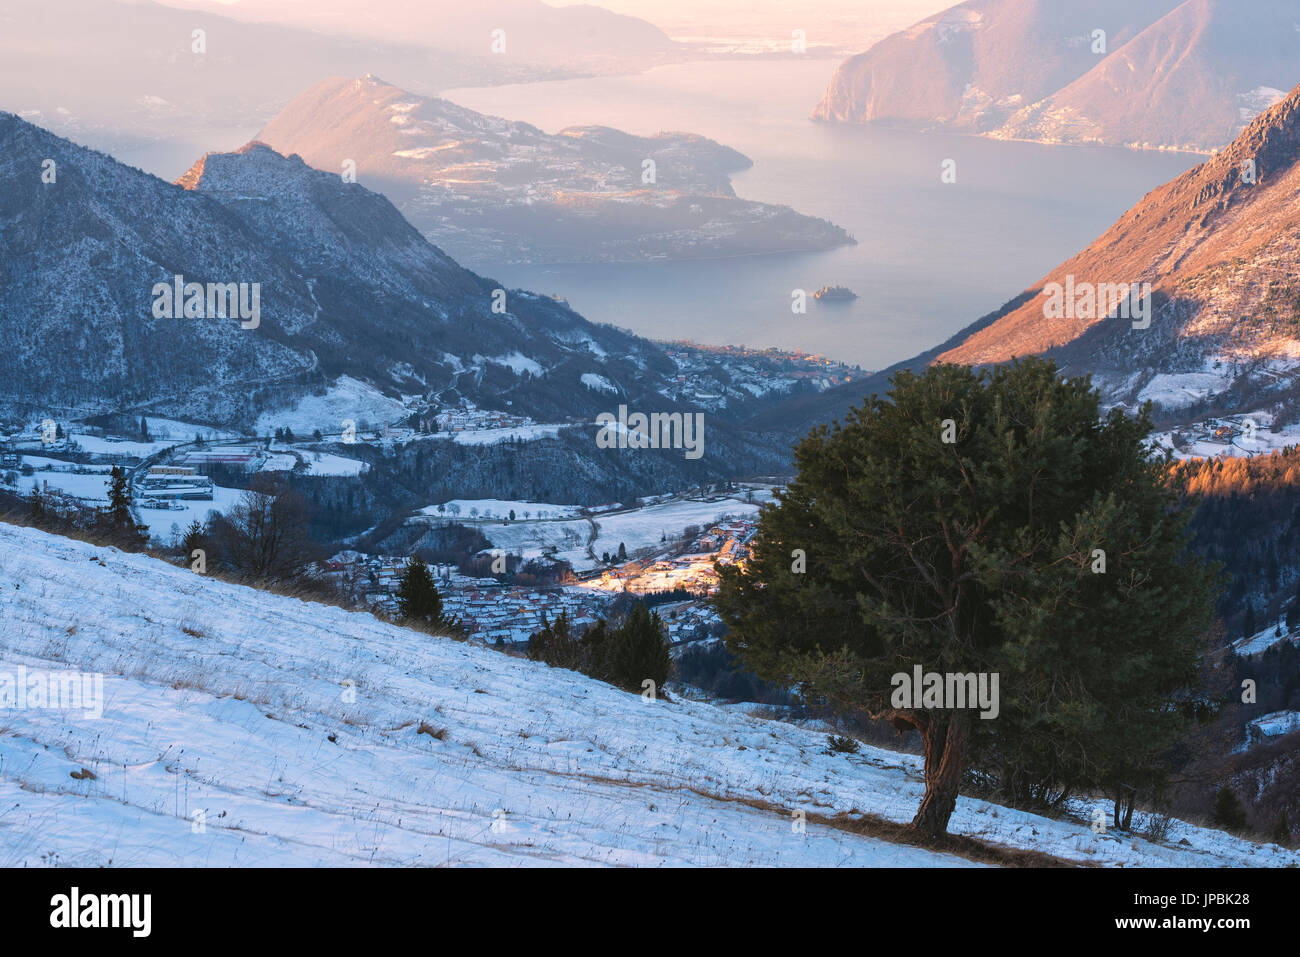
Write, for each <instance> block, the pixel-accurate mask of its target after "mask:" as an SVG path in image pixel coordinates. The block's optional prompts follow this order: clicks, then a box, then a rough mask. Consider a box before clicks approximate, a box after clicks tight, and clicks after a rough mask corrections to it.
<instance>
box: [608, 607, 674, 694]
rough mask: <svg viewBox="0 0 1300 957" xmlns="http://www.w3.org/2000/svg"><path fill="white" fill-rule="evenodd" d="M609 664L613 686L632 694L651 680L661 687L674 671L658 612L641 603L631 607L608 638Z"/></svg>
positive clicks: (610, 680)
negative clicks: (672, 670)
mask: <svg viewBox="0 0 1300 957" xmlns="http://www.w3.org/2000/svg"><path fill="white" fill-rule="evenodd" d="M608 647H609V651H608V659H607V662H606V669H607V671H608V675H609V677H608V679H607V680H609V682H610V683H611V684H615V685H618V686H619V687H620V688H626V689H627V690H629V691H640V690H641V689H642V683H643V682H644V681H646V679H649V680H650V681H653V682H654V683H655V688H656V689H658V688H662V687H663V684H664V682H665V681H667V680H668V674H669V671H670V670H671V669H672V657H671V655H670V654H669V647H670V646H669V644H668V639H667V638H666V637H665V635H664V626H663V622H662V621H661V620H660V618H659V613H658V612H654V611H650V609H649V608H647V607H646V605H645V604H644V603H642V602H638V603H637V604H635V605H633V606H632V610H631V611H630V612H628V615H627V618H626V619H624V621H623V623H622V624H621V625H619V626H618V627H617V628H615V629H614V630H613V631H612V632H611V633H610V636H609V646H608Z"/></svg>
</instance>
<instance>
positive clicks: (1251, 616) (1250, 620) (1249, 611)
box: [1242, 602, 1259, 638]
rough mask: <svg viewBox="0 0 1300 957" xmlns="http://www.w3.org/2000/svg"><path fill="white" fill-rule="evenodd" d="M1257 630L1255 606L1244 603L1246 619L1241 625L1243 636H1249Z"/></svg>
mask: <svg viewBox="0 0 1300 957" xmlns="http://www.w3.org/2000/svg"><path fill="white" fill-rule="evenodd" d="M1258 630H1259V627H1258V623H1257V622H1256V621H1255V606H1254V605H1253V604H1251V603H1249V602H1248V603H1247V604H1246V621H1245V624H1243V625H1242V632H1243V633H1244V634H1245V637H1247V638H1249V637H1250V636H1251V635H1253V634H1255V632H1256V631H1258Z"/></svg>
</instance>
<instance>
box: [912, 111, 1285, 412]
mask: <svg viewBox="0 0 1300 957" xmlns="http://www.w3.org/2000/svg"><path fill="white" fill-rule="evenodd" d="M1298 261H1300V87H1297V88H1296V90H1294V91H1292V92H1291V94H1290V95H1289V96H1287V97H1286V98H1285V99H1284V100H1283V101H1282V102H1280V103H1278V104H1277V105H1276V106H1274V107H1273V108H1271V109H1270V110H1268V111H1267V112H1266V113H1264V114H1263V115H1261V116H1260V117H1258V118H1257V119H1256V120H1255V121H1254V122H1253V123H1252V124H1251V126H1250V127H1249V129H1247V130H1246V132H1245V133H1243V134H1242V135H1241V136H1240V137H1239V138H1238V139H1237V140H1236V141H1235V142H1234V143H1232V144H1231V146H1229V147H1228V148H1227V149H1226V150H1224V151H1223V152H1221V153H1220V154H1218V155H1217V156H1215V157H1214V158H1212V159H1210V160H1208V161H1207V162H1206V163H1204V164H1203V165H1201V166H1199V167H1197V168H1195V169H1193V170H1190V171H1188V172H1187V173H1185V174H1184V175H1183V176H1181V177H1179V178H1178V179H1176V180H1174V181H1173V182H1171V183H1168V184H1166V185H1165V186H1162V187H1160V188H1159V189H1156V190H1154V191H1152V192H1151V193H1150V194H1149V195H1148V196H1146V197H1145V198H1144V199H1143V200H1142V201H1141V202H1140V203H1138V204H1137V205H1136V206H1135V207H1133V209H1131V210H1130V211H1129V212H1128V213H1126V214H1125V215H1124V216H1123V217H1121V218H1120V220H1119V221H1118V222H1117V223H1115V225H1114V226H1112V227H1111V229H1110V230H1108V231H1107V232H1106V233H1105V234H1104V235H1103V236H1101V237H1100V238H1099V239H1098V240H1097V241H1096V242H1094V243H1093V244H1092V245H1091V246H1089V247H1088V248H1087V249H1085V250H1084V251H1083V252H1081V253H1080V254H1079V255H1077V256H1075V257H1074V258H1072V259H1070V260H1069V261H1067V262H1065V263H1062V264H1061V265H1060V266H1058V267H1057V268H1056V269H1053V270H1052V271H1051V272H1050V273H1049V274H1048V275H1046V276H1044V277H1043V278H1042V279H1041V280H1039V281H1038V282H1036V283H1034V284H1033V285H1032V286H1031V287H1030V288H1029V289H1028V290H1026V292H1025V293H1024V294H1022V295H1021V296H1020V297H1018V298H1017V299H1016V300H1014V301H1013V302H1012V303H1010V304H1008V306H1006V307H1004V308H1003V309H1002V310H1000V311H999V312H998V313H995V314H994V315H993V316H992V317H990V318H988V319H986V320H982V321H981V322H980V323H978V324H976V326H975V327H972V328H971V329H968V330H966V331H965V332H964V333H962V334H960V335H959V336H958V337H957V338H956V339H955V340H954V341H953V342H950V343H949V344H947V346H945V347H944V348H943V349H941V350H940V352H939V355H938V356H937V361H946V362H962V363H971V364H982V363H989V362H1002V361H1006V360H1007V359H1010V358H1012V357H1013V356H1016V355H1027V354H1029V353H1048V354H1050V355H1054V356H1055V357H1057V358H1058V359H1059V360H1060V362H1061V363H1062V365H1063V366H1064V368H1065V369H1066V370H1067V371H1072V372H1090V373H1092V374H1093V376H1094V378H1095V380H1096V381H1097V382H1098V384H1099V385H1100V386H1101V387H1102V389H1103V391H1104V392H1105V393H1106V394H1107V396H1108V397H1109V398H1110V399H1111V400H1112V401H1124V402H1129V403H1131V402H1134V401H1141V400H1145V399H1148V398H1150V399H1154V400H1156V401H1158V402H1160V403H1162V404H1163V405H1165V406H1167V407H1174V408H1176V407H1178V406H1180V405H1181V406H1185V405H1189V404H1191V403H1193V402H1197V401H1200V400H1203V399H1206V398H1209V397H1212V396H1222V397H1223V398H1222V400H1221V401H1223V402H1226V403H1228V407H1230V408H1231V407H1236V406H1238V405H1243V406H1244V404H1246V403H1250V402H1264V401H1270V400H1273V401H1277V400H1284V399H1286V398H1288V397H1289V396H1290V394H1291V392H1292V390H1293V388H1294V384H1295V383H1296V381H1297V377H1298V376H1300V284H1298V283H1297V281H1296V264H1297V262H1298ZM1134 283H1138V284H1141V286H1142V287H1143V288H1144V287H1145V285H1146V284H1149V285H1150V290H1151V306H1152V308H1151V314H1150V316H1149V322H1150V325H1149V327H1146V328H1143V325H1144V323H1145V321H1146V320H1145V319H1143V318H1141V317H1138V316H1136V315H1130V316H1129V317H1128V318H1125V317H1124V315H1123V312H1124V305H1123V304H1116V303H1106V304H1103V303H1102V302H1101V301H1100V298H1099V300H1098V302H1097V304H1096V305H1095V306H1093V305H1090V304H1089V300H1088V298H1087V297H1088V294H1089V293H1100V292H1101V290H1103V289H1109V288H1116V287H1119V286H1125V287H1127V288H1128V289H1130V290H1131V289H1132V284H1134ZM1071 289H1072V290H1074V293H1073V297H1072V298H1073V301H1072V302H1071V296H1070V290H1071ZM1054 298H1055V301H1054ZM1107 305H1117V306H1118V308H1116V309H1108V308H1106V306H1107ZM1062 307H1064V308H1062ZM1130 312H1131V313H1132V312H1134V310H1131V309H1130Z"/></svg>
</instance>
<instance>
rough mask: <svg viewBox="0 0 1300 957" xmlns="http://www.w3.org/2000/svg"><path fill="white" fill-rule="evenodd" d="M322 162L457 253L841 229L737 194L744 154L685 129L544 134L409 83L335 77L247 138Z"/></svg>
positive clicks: (687, 247) (803, 245)
mask: <svg viewBox="0 0 1300 957" xmlns="http://www.w3.org/2000/svg"><path fill="white" fill-rule="evenodd" d="M257 138H258V140H260V141H261V142H264V143H267V144H268V145H270V146H272V147H274V148H275V149H277V150H279V151H280V152H282V153H285V154H289V153H297V154H298V155H299V156H302V157H303V159H305V160H306V161H307V162H308V163H309V164H311V165H312V166H315V167H316V168H318V169H323V170H330V171H336V170H342V169H344V168H345V167H347V166H349V164H350V167H351V168H353V169H355V172H356V176H357V181H358V182H361V183H364V184H365V185H367V186H368V187H370V188H371V189H375V190H378V191H380V192H382V193H384V195H386V196H388V197H389V198H390V199H391V200H392V201H393V202H394V203H396V204H397V206H398V208H399V209H401V210H402V213H403V214H404V215H405V216H406V217H407V218H408V219H409V220H410V221H411V222H412V223H413V224H414V225H415V226H416V227H417V228H419V229H420V230H421V231H422V232H423V233H424V234H425V236H427V237H428V238H429V240H430V241H431V242H434V243H437V244H438V245H439V246H441V247H443V248H444V249H447V250H448V251H449V252H450V253H451V254H452V255H454V256H455V257H456V258H457V259H458V260H461V261H462V262H469V263H475V264H477V263H484V264H486V263H502V262H584V261H611V260H612V261H630V260H657V259H666V258H667V259H678V258H697V257H717V256H736V255H744V254H751V253H764V252H775V251H781V252H786V251H790V250H820V249H827V248H830V247H832V246H837V245H842V244H845V243H849V242H851V241H852V240H851V239H850V237H849V236H848V234H847V233H845V232H844V230H843V229H841V228H840V227H838V226H835V225H833V224H832V223H829V222H827V221H826V220H824V219H818V218H815V217H812V216H804V215H801V214H800V213H797V212H795V211H794V210H792V209H790V208H788V207H784V206H773V205H770V204H767V203H761V202H753V201H751V200H745V199H741V198H739V197H737V196H736V194H735V191H734V190H733V189H732V187H731V181H730V178H729V174H730V173H732V172H735V171H737V170H742V169H746V168H747V167H749V166H750V165H751V163H750V160H749V159H748V158H747V157H745V156H744V155H742V154H741V153H738V152H737V151H736V150H733V149H730V148H728V147H726V146H723V145H721V144H719V143H716V142H714V141H713V140H710V139H706V138H705V137H702V136H697V135H694V134H690V133H660V134H658V135H656V136H633V135H631V134H628V133H624V132H621V131H619V130H614V129H610V128H608V127H570V128H567V129H564V130H561V131H560V132H559V133H557V134H555V135H549V134H547V133H544V132H542V131H541V130H539V129H537V128H536V127H535V126H532V125H530V124H528V123H520V122H513V121H510V120H506V119H501V118H499V117H495V116H486V115H484V114H482V113H477V112H475V111H473V110H469V109H466V108H464V107H461V106H458V105H456V104H455V103H452V102H450V101H448V100H444V99H440V98H437V97H422V96H416V95H414V94H411V93H408V92H407V91H405V90H403V89H400V88H399V87H397V86H394V85H392V84H389V83H385V82H384V81H382V80H380V79H378V78H377V77H375V76H371V75H367V76H364V77H360V78H357V79H350V78H341V77H340V78H333V79H329V80H325V81H323V82H321V83H318V84H316V85H315V86H313V87H312V88H311V89H309V90H307V91H306V92H304V93H303V94H302V95H301V96H299V97H298V98H297V99H295V100H294V101H293V102H292V103H290V104H289V106H287V107H286V108H285V109H284V110H283V111H282V112H281V113H280V114H279V115H278V116H276V117H275V118H274V119H273V120H272V121H271V122H270V123H269V124H267V126H266V127H265V128H263V129H262V131H261V132H260V133H259V134H258V136H257Z"/></svg>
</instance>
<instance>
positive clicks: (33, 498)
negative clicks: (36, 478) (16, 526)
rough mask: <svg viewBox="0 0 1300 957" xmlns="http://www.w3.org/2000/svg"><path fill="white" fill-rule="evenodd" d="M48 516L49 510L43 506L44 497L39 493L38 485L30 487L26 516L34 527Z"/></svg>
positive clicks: (39, 487)
mask: <svg viewBox="0 0 1300 957" xmlns="http://www.w3.org/2000/svg"><path fill="white" fill-rule="evenodd" d="M48 515H49V509H48V507H47V506H46V504H45V496H44V495H43V494H42V493H41V486H40V484H39V483H36V484H33V485H32V491H31V494H30V495H28V496H27V516H28V518H30V519H31V520H32V523H33V524H35V525H38V526H39V525H41V524H42V523H43V522H44V521H45V519H46V518H47V517H48Z"/></svg>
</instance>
